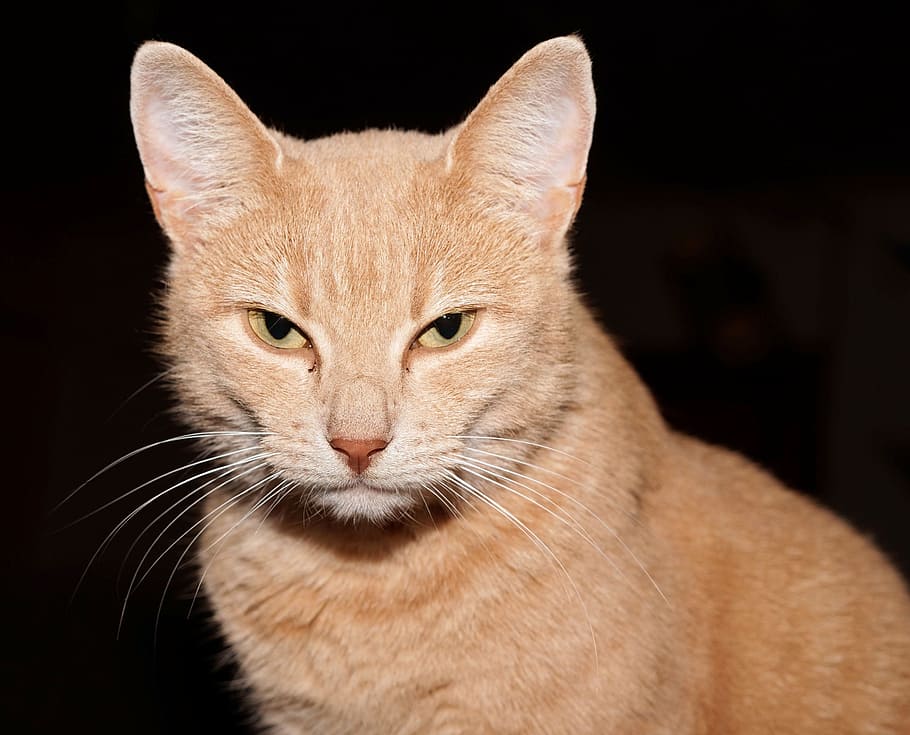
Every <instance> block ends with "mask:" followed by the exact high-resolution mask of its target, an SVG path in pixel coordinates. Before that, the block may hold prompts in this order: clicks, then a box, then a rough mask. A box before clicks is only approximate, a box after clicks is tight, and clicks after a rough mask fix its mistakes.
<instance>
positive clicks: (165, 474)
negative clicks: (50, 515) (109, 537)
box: [53, 447, 259, 533]
mask: <svg viewBox="0 0 910 735" xmlns="http://www.w3.org/2000/svg"><path fill="white" fill-rule="evenodd" d="M258 449H259V447H244V448H243V449H235V450H233V451H230V452H224V453H223V454H216V455H215V456H212V457H203V458H202V459H199V460H195V461H193V462H189V463H188V464H183V465H180V466H179V467H175V468H174V469H172V470H168V471H167V472H162V473H161V474H160V475H158V476H157V477H153V478H152V479H151V480H146V481H145V482H143V483H142V484H140V485H136V487H134V488H133V489H132V490H128V491H127V492H125V493H122V494H121V495H118V496H117V497H116V498H113V499H112V500H109V501H107V502H106V503H104V505H101V506H100V507H98V508H95V510H93V511H90V512H89V513H86V514H85V515H83V516H80V517H79V518H77V519H76V520H74V521H70V522H69V523H67V524H66V525H65V526H61V527H60V528H58V529H57V530H56V531H54V532H53V533H62V532H63V531H65V530H67V529H68V528H72V527H73V526H75V525H76V524H78V523H82V522H83V521H86V520H88V519H89V518H91V517H92V516H94V515H97V514H98V513H100V512H101V511H103V510H107V509H108V508H110V507H111V506H112V505H115V504H117V503H119V502H120V501H121V500H125V499H126V498H128V497H129V496H130V495H133V494H134V493H137V492H139V491H140V490H142V489H143V488H146V487H148V486H149V485H154V484H155V483H156V482H158V480H163V479H164V478H165V477H169V476H170V475H174V474H177V473H178V472H184V471H186V470H188V469H191V468H193V467H198V466H199V465H201V464H208V463H210V462H217V461H218V460H221V459H224V458H225V457H231V456H233V455H235V454H243V453H244V452H253V451H256V450H258ZM212 471H213V472H215V471H217V468H216V469H215V470H212ZM198 477H199V475H196V476H195V477H194V478H193V479H196V478H198ZM174 487H179V484H178V485H175V486H174Z"/></svg>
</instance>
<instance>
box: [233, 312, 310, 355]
mask: <svg viewBox="0 0 910 735" xmlns="http://www.w3.org/2000/svg"><path fill="white" fill-rule="evenodd" d="M247 316H248V318H249V320H250V327H251V328H252V329H253V331H254V332H255V333H256V336H257V337H259V339H261V340H262V341H263V342H265V343H266V344H267V345H271V346H272V347H278V348H280V349H282V350H298V349H300V348H301V347H309V346H310V341H309V340H308V339H307V338H306V336H304V334H303V332H301V331H300V330H299V329H297V327H295V326H294V324H293V322H291V320H290V319H286V318H285V317H283V316H281V314H276V313H275V312H274V311H266V310H265V309H248V310H247Z"/></svg>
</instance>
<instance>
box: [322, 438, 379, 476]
mask: <svg viewBox="0 0 910 735" xmlns="http://www.w3.org/2000/svg"><path fill="white" fill-rule="evenodd" d="M388 445H389V443H388V442H387V441H383V440H382V439H340V438H336V439H329V446H331V447H332V449H334V450H335V451H336V452H341V453H342V454H343V455H344V456H345V459H346V460H347V462H348V467H350V468H351V469H352V470H353V471H354V474H357V475H359V474H361V473H362V472H365V471H366V468H367V467H369V466H370V459H371V458H372V456H373V455H374V454H376V453H377V452H381V451H382V450H383V449H385V448H386V447H387V446H388Z"/></svg>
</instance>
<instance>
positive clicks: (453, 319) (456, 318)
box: [433, 314, 461, 339]
mask: <svg viewBox="0 0 910 735" xmlns="http://www.w3.org/2000/svg"><path fill="white" fill-rule="evenodd" d="M433 326H434V327H435V329H436V331H437V332H439V336H440V337H442V338H443V339H452V337H454V336H455V335H456V334H458V328H459V327H460V326H461V314H444V315H443V316H441V317H439V319H437V320H436V321H435V322H433Z"/></svg>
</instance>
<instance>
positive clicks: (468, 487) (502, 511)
mask: <svg viewBox="0 0 910 735" xmlns="http://www.w3.org/2000/svg"><path fill="white" fill-rule="evenodd" d="M443 471H444V472H445V473H446V474H447V475H448V476H449V477H450V478H451V479H452V480H453V481H454V482H455V483H456V484H457V485H458V486H460V487H461V488H463V489H464V490H465V491H466V492H468V493H469V494H470V495H473V496H474V497H475V498H477V499H478V500H480V501H481V502H482V503H484V504H485V505H487V506H488V507H490V508H492V509H493V510H494V511H496V512H497V513H498V514H499V515H501V516H502V517H503V518H505V519H506V520H508V521H509V522H510V523H512V524H513V525H514V526H515V527H516V528H517V529H518V530H520V531H521V532H522V533H523V534H524V535H525V536H527V538H528V539H529V540H530V541H531V543H532V544H534V546H536V547H537V549H538V550H539V551H541V552H542V553H543V554H544V556H545V557H548V558H549V559H550V560H551V561H552V562H553V563H554V564H555V565H556V566H557V567H558V569H559V570H560V571H561V572H562V574H563V575H564V576H565V578H566V580H568V582H569V584H570V585H571V587H572V589H573V590H574V592H575V596H576V598H577V599H578V602H579V604H580V605H581V607H582V610H583V612H584V615H585V619H586V621H587V623H588V628H589V629H590V632H591V643H592V646H593V654H594V668H595V670H597V669H598V668H599V656H598V650H597V635H596V634H595V632H594V624H593V623H592V622H591V616H590V613H589V612H588V606H587V605H586V604H585V601H584V597H582V594H581V591H580V590H579V589H578V585H577V584H576V583H575V580H574V579H573V578H572V575H571V574H569V570H568V569H566V566H565V564H563V563H562V561H560V559H559V557H558V556H556V554H555V553H554V551H553V550H552V549H551V548H550V547H549V546H548V545H547V544H546V543H545V542H544V541H543V539H541V538H540V536H538V535H537V534H536V533H534V531H532V530H531V529H530V528H528V526H527V524H525V523H524V522H523V521H521V520H520V519H519V518H518V517H517V516H516V515H515V514H514V513H512V512H511V511H510V510H508V509H507V508H505V507H503V506H502V505H501V504H500V503H498V502H497V501H495V500H493V498H491V497H490V496H489V495H487V494H486V493H484V492H483V491H482V490H479V489H478V488H476V487H475V486H474V485H473V484H472V483H470V482H468V481H467V480H465V479H464V478H462V477H460V476H459V475H458V474H457V473H455V472H453V471H452V470H449V469H447V468H443ZM481 479H485V478H481ZM567 592H568V590H567Z"/></svg>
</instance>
